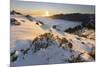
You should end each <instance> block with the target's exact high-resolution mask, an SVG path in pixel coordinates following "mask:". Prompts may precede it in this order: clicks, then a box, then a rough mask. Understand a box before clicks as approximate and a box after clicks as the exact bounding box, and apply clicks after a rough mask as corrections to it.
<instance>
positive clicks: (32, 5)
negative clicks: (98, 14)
mask: <svg viewBox="0 0 100 67" xmlns="http://www.w3.org/2000/svg"><path fill="white" fill-rule="evenodd" d="M12 10H16V11H19V12H21V13H23V14H29V15H33V16H41V15H47V13H48V15H54V14H69V13H89V14H90V13H91V14H94V13H95V6H93V5H74V4H61V3H45V2H34V1H32V2H30V1H17V0H11V11H12Z"/></svg>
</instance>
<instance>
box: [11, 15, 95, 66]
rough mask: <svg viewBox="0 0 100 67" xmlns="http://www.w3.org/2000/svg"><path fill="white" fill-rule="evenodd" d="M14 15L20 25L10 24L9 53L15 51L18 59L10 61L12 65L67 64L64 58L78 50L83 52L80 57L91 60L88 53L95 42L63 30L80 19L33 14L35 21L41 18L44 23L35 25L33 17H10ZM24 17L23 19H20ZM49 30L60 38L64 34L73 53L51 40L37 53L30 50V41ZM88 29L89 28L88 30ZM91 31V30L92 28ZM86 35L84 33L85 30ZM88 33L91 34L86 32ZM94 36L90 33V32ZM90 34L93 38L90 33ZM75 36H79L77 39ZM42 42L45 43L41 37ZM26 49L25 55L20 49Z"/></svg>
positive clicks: (72, 25) (68, 57) (76, 53)
mask: <svg viewBox="0 0 100 67" xmlns="http://www.w3.org/2000/svg"><path fill="white" fill-rule="evenodd" d="M11 17H13V18H16V19H17V20H18V21H19V22H20V23H21V25H18V26H15V25H14V26H13V25H12V26H11V47H10V49H11V53H13V52H14V51H16V53H15V55H17V56H18V59H17V60H16V61H15V62H11V66H12V67H13V66H25V65H37V64H54V63H57V64H58V63H68V61H65V60H67V59H72V58H71V56H72V55H74V56H77V55H78V54H79V53H84V54H82V55H81V57H82V58H83V59H85V60H87V61H94V59H93V58H92V57H90V55H89V54H88V53H89V52H91V51H92V48H93V47H95V41H94V40H90V39H87V38H84V37H79V36H78V35H74V34H69V33H64V30H65V29H67V28H69V27H75V26H77V25H80V24H81V22H73V21H65V20H58V19H50V18H43V17H42V18H41V17H35V18H36V19H37V20H39V21H42V22H43V23H44V25H41V26H39V25H37V24H36V22H37V21H36V20H34V21H29V20H28V19H27V18H25V17H24V16H11ZM21 20H24V21H25V22H22V21H21ZM53 25H57V29H60V30H57V29H53V28H52V26H53ZM48 32H51V33H52V34H53V35H54V36H59V37H60V38H62V37H65V38H66V39H67V40H68V41H69V42H71V43H72V44H73V48H72V50H73V51H72V52H71V51H70V50H69V49H63V48H62V47H59V45H58V44H59V42H57V41H54V43H53V44H52V43H51V44H52V45H50V46H49V47H48V48H46V49H42V48H41V49H40V50H38V51H37V52H35V53H34V52H33V49H32V47H31V44H32V41H33V40H34V39H35V38H36V37H38V36H39V35H41V34H44V33H48ZM89 32H91V31H88V32H87V33H89ZM92 33H94V32H93V31H92ZM84 34H85V33H84ZM89 34H90V33H89ZM92 35H93V34H92ZM92 35H91V36H90V37H93V36H92ZM77 38H80V40H78V39H77ZM42 42H45V43H46V41H45V40H43V41H42ZM82 42H84V44H83V43H82ZM28 48H30V49H29V51H28V53H27V54H24V53H23V52H21V50H27V49H28Z"/></svg>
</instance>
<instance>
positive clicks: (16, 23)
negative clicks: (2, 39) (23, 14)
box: [10, 18, 21, 25]
mask: <svg viewBox="0 0 100 67" xmlns="http://www.w3.org/2000/svg"><path fill="white" fill-rule="evenodd" d="M10 23H11V25H20V24H21V23H20V22H18V21H17V20H16V19H15V18H11V19H10Z"/></svg>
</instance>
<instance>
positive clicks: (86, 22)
mask: <svg viewBox="0 0 100 67" xmlns="http://www.w3.org/2000/svg"><path fill="white" fill-rule="evenodd" d="M50 17H51V18H53V19H62V20H70V21H80V22H82V26H84V27H87V28H91V29H95V14H81V13H72V14H56V15H53V16H50Z"/></svg>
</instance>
